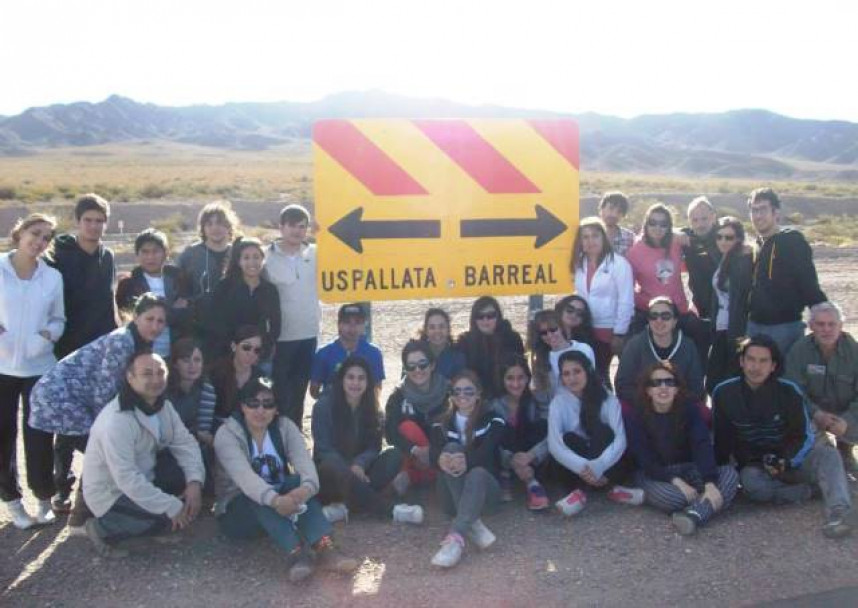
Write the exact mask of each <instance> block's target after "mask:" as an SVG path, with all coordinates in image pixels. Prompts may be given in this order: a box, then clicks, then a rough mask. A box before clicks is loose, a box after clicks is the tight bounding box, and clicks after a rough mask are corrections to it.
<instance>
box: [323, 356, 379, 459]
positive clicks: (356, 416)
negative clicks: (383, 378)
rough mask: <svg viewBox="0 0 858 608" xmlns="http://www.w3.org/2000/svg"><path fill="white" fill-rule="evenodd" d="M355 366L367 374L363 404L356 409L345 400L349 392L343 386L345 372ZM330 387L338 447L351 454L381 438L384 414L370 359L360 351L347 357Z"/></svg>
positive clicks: (346, 453) (335, 443)
mask: <svg viewBox="0 0 858 608" xmlns="http://www.w3.org/2000/svg"><path fill="white" fill-rule="evenodd" d="M353 367H359V368H360V369H362V370H363V371H364V373H365V374H366V390H365V391H364V393H363V395H362V396H361V398H360V404H358V406H357V408H355V409H354V410H352V408H351V406H350V405H349V403H348V401H347V400H346V392H345V389H344V388H343V381H344V379H345V377H346V372H348V371H349V370H350V369H351V368H353ZM330 390H331V398H332V403H331V405H332V407H331V414H332V417H333V420H334V445H335V446H336V448H337V451H338V452H340V453H341V454H343V455H345V456H346V457H348V458H351V457H353V456H355V455H356V454H358V453H359V452H360V451H361V450H363V449H364V448H365V447H366V446H368V445H370V444H375V443H378V442H380V440H381V414H380V413H379V409H378V399H377V397H376V394H375V380H374V379H373V376H372V369H371V368H370V365H369V363H368V362H367V360H366V359H364V358H363V357H359V356H357V355H351V356H349V357H346V359H345V361H343V362H342V364H341V365H340V367H339V369H338V370H337V375H336V376H335V377H334V382H333V384H332V386H331V389H330ZM355 427H357V432H355Z"/></svg>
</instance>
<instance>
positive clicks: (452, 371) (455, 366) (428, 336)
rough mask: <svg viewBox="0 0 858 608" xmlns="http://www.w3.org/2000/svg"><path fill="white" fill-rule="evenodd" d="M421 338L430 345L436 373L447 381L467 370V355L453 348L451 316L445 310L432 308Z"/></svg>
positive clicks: (424, 321) (424, 319) (426, 315)
mask: <svg viewBox="0 0 858 608" xmlns="http://www.w3.org/2000/svg"><path fill="white" fill-rule="evenodd" d="M419 338H420V339H421V340H425V341H426V342H428V343H429V348H431V349H432V355H433V357H434V359H435V372H436V373H438V374H440V375H442V376H444V377H445V378H446V379H447V380H449V379H450V378H452V377H453V376H455V375H456V374H458V373H459V372H460V371H462V370H463V369H465V355H464V354H463V353H462V352H461V351H459V350H457V349H456V348H455V347H454V346H453V342H452V338H451V336H450V315H449V314H447V311H446V310H444V309H443V308H430V309H429V310H427V311H426V314H425V315H424V317H423V328H422V329H421V330H420V332H419Z"/></svg>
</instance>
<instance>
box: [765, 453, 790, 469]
mask: <svg viewBox="0 0 858 608" xmlns="http://www.w3.org/2000/svg"><path fill="white" fill-rule="evenodd" d="M763 464H764V465H765V466H767V467H769V468H772V469H777V470H779V471H783V470H784V469H786V460H784V459H783V458H780V457H778V456H777V454H764V455H763Z"/></svg>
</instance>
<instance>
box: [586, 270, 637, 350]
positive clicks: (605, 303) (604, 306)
mask: <svg viewBox="0 0 858 608" xmlns="http://www.w3.org/2000/svg"><path fill="white" fill-rule="evenodd" d="M575 293H576V294H578V295H579V296H581V297H582V298H584V299H585V300H587V304H588V305H589V306H590V313H591V314H592V315H593V327H595V328H597V329H612V330H614V333H615V334H619V335H625V334H626V333H627V332H628V331H629V323H630V322H631V320H632V314H634V311H635V283H634V279H633V277H632V267H631V265H630V264H629V263H628V261H627V260H626V259H625V258H624V257H623V256H621V255H617V254H614V256H613V258H611V257H606V258H605V259H604V260H602V263H601V264H599V267H598V268H596V272H595V274H594V275H593V279H592V281H590V286H589V287H588V286H587V263H586V260H585V262H584V268H576V269H575Z"/></svg>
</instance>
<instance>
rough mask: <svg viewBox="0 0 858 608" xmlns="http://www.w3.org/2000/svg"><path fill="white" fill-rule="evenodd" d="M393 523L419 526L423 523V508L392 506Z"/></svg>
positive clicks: (416, 506)
mask: <svg viewBox="0 0 858 608" xmlns="http://www.w3.org/2000/svg"><path fill="white" fill-rule="evenodd" d="M393 521H395V522H396V523H400V524H414V525H417V526H419V525H420V524H422V523H423V507H421V506H420V505H406V504H401V505H394V507H393Z"/></svg>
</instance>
